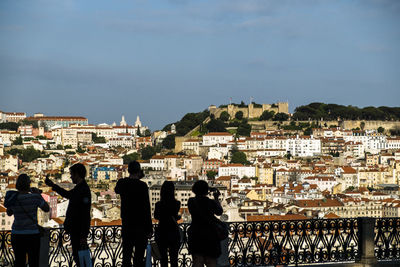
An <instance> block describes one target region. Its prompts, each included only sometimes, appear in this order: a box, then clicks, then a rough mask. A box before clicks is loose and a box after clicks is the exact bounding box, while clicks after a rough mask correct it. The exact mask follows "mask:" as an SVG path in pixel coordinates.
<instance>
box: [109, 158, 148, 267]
mask: <svg viewBox="0 0 400 267" xmlns="http://www.w3.org/2000/svg"><path fill="white" fill-rule="evenodd" d="M128 172H129V177H127V178H122V179H120V180H118V182H117V185H116V186H115V193H117V194H120V195H121V219H122V266H123V267H130V266H132V264H131V261H132V251H133V247H135V255H134V257H133V266H134V267H142V266H144V252H145V249H146V245H147V239H148V238H149V237H150V236H151V234H152V232H153V228H152V223H151V213H150V200H149V188H148V186H147V184H146V183H145V182H143V181H140V178H142V177H144V174H143V171H142V170H141V168H140V164H139V163H138V162H137V161H132V162H130V163H129V165H128Z"/></svg>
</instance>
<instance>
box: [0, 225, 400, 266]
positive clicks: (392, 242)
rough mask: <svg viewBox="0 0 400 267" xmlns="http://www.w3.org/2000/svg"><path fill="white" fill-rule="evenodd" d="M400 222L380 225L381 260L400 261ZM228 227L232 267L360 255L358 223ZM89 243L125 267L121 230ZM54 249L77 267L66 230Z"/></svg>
mask: <svg viewBox="0 0 400 267" xmlns="http://www.w3.org/2000/svg"><path fill="white" fill-rule="evenodd" d="M399 220H400V219H392V220H391V221H390V220H381V221H380V222H381V223H378V226H379V227H378V228H381V229H380V230H378V231H377V236H376V244H377V250H376V251H377V255H378V258H380V259H382V258H390V257H392V258H393V259H398V257H399V254H400V253H399V244H400V237H399V232H400V229H399V227H400V226H399V224H400V222H399ZM228 225H229V227H230V235H229V238H228V240H227V241H226V242H228V253H229V261H230V264H231V265H232V266H239V265H259V266H260V265H289V264H312V263H324V262H353V261H355V260H357V259H358V258H359V256H360V252H359V244H360V241H359V240H360V233H359V221H358V219H332V220H329V219H328V220H298V221H263V222H233V223H228ZM154 227H155V228H156V227H157V226H156V225H155V226H154ZM180 227H181V229H182V233H183V242H182V244H181V247H180V250H179V259H178V266H179V267H190V266H192V263H193V262H192V257H191V255H190V254H189V251H188V242H187V232H188V228H189V224H181V225H180ZM0 238H1V251H0V256H1V258H0V267H2V266H12V264H13V261H14V255H13V252H12V248H11V233H10V232H9V231H2V232H0ZM152 238H154V236H153V237H152ZM88 244H89V248H90V250H91V253H92V260H93V266H95V267H103V266H104V267H120V266H122V237H121V226H95V227H91V228H90V233H89V236H88ZM49 245H50V248H49V266H52V267H53V266H54V267H56V266H57V267H73V266H76V265H75V263H74V261H73V258H72V247H71V243H70V237H69V235H68V234H67V233H65V231H64V229H62V228H60V229H50V233H49ZM159 265H160V263H159V261H154V259H153V266H159Z"/></svg>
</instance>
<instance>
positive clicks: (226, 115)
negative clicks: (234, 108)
mask: <svg viewBox="0 0 400 267" xmlns="http://www.w3.org/2000/svg"><path fill="white" fill-rule="evenodd" d="M219 119H220V120H221V121H228V120H229V113H228V112H226V111H222V112H221V115H219Z"/></svg>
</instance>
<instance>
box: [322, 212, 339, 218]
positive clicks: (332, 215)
mask: <svg viewBox="0 0 400 267" xmlns="http://www.w3.org/2000/svg"><path fill="white" fill-rule="evenodd" d="M324 218H326V219H337V218H340V216H338V215H336V214H335V213H333V212H329V213H328V214H325V216H324Z"/></svg>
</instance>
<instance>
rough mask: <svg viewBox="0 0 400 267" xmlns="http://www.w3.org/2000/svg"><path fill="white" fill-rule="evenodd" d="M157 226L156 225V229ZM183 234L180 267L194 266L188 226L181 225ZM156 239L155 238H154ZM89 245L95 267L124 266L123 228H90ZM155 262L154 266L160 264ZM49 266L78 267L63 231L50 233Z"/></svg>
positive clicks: (67, 236) (66, 235)
mask: <svg viewBox="0 0 400 267" xmlns="http://www.w3.org/2000/svg"><path fill="white" fill-rule="evenodd" d="M156 227H157V225H154V228H156ZM180 227H181V229H182V233H183V243H182V244H181V247H180V251H179V258H178V266H179V267H189V266H192V257H191V255H190V254H189V252H188V249H187V237H186V236H187V234H186V233H187V229H188V227H189V225H188V224H181V225H180ZM152 238H153V239H154V236H153V237H152ZM88 245H89V248H90V251H91V254H92V261H93V266H94V267H120V266H122V235H121V226H94V227H91V228H90V232H89V236H88ZM152 260H153V266H159V264H160V262H159V261H156V260H154V259H152ZM49 263H50V264H49V265H50V266H57V267H72V266H76V265H75V263H74V262H73V257H72V247H71V244H70V238H69V235H68V234H67V233H65V231H64V230H63V229H51V231H50V255H49Z"/></svg>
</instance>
